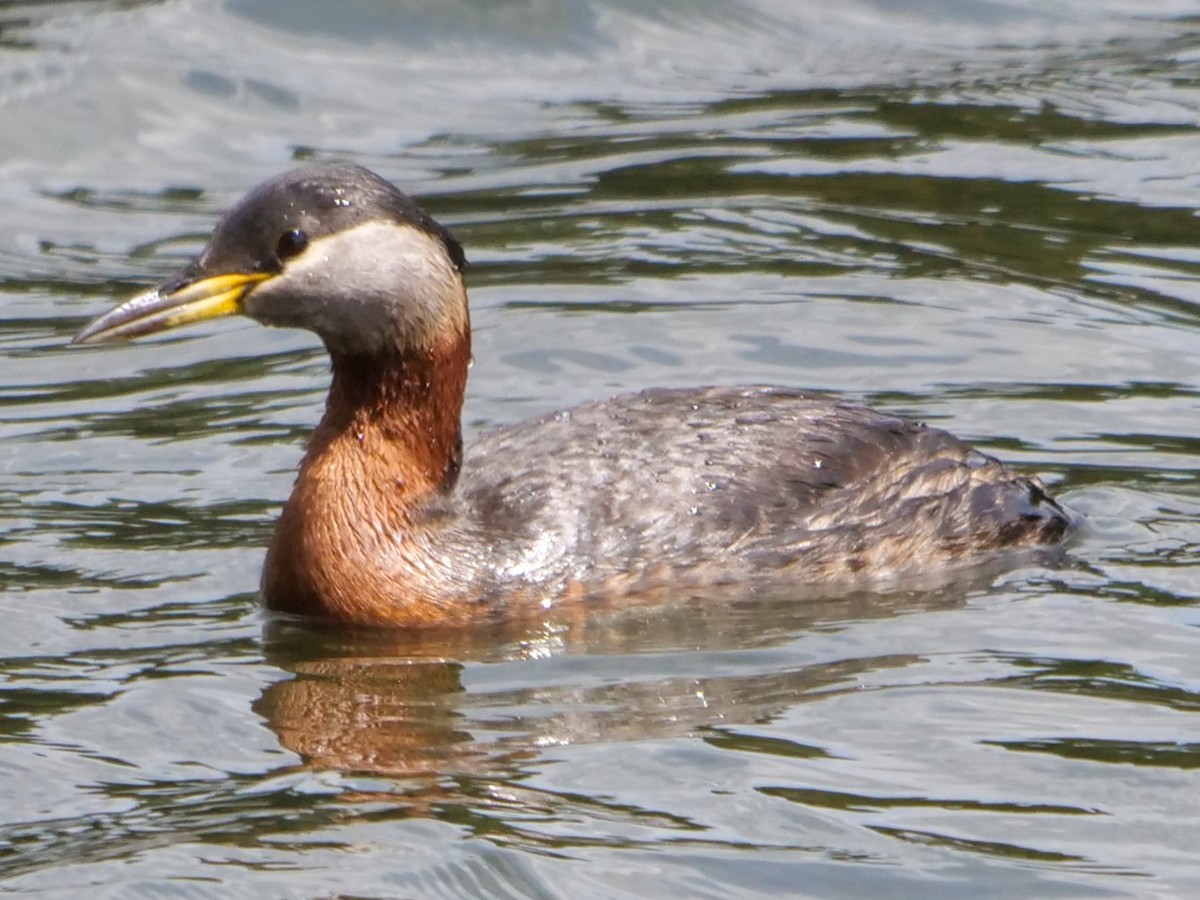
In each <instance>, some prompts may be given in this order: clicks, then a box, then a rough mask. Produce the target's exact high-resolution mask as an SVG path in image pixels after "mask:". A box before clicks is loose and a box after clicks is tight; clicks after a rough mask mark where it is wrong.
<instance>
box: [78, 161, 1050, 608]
mask: <svg viewBox="0 0 1200 900" xmlns="http://www.w3.org/2000/svg"><path fill="white" fill-rule="evenodd" d="M464 268H465V258H464V255H463V250H462V248H461V246H460V245H459V243H458V242H457V241H456V240H455V238H454V237H453V236H452V235H451V234H450V232H449V231H447V230H446V229H445V228H444V227H442V226H441V225H439V224H438V223H437V222H435V221H434V220H433V219H432V218H431V217H430V216H428V215H427V214H426V213H425V212H424V211H422V210H421V208H420V207H418V206H417V204H416V203H415V202H414V201H413V200H412V199H410V198H409V197H408V196H407V195H405V194H404V193H402V192H401V191H400V190H398V189H397V188H396V187H395V186H394V185H392V184H391V183H390V182H388V181H386V180H385V179H383V178H381V177H380V176H378V175H376V174H375V173H373V172H371V171H369V170H367V169H365V168H362V167H360V166H355V165H319V166H315V167H310V168H304V169H299V170H296V171H292V172H289V173H286V174H283V175H280V176H278V177H276V178H273V179H271V180H269V181H267V182H265V183H263V184H261V185H259V186H258V187H257V188H255V189H254V190H252V191H251V192H250V193H249V194H248V195H247V196H246V197H245V198H243V199H242V200H241V201H240V202H238V203H237V204H236V205H234V206H233V207H232V208H231V209H230V210H229V211H228V212H227V213H226V214H225V215H224V216H223V217H222V218H221V219H220V221H219V222H218V223H217V225H216V228H215V230H214V232H213V234H212V236H211V238H210V240H209V242H208V244H207V246H205V247H204V249H203V250H202V252H201V253H200V254H199V255H198V256H197V257H196V258H195V259H194V260H193V261H191V262H190V263H189V264H187V265H186V266H185V267H184V268H183V269H182V270H181V271H180V272H179V273H178V274H176V275H175V276H174V277H172V278H170V279H169V280H168V281H166V282H165V283H164V284H162V285H160V286H159V287H156V288H154V289H153V290H149V291H147V292H145V293H142V294H139V295H137V296H135V297H133V298H132V299H131V300H129V301H128V302H126V303H124V304H122V305H120V306H118V307H117V308H115V309H113V310H112V311H110V312H108V313H106V314H104V315H102V316H100V317H99V318H97V319H95V320H93V321H92V322H91V323H90V324H88V325H87V326H86V327H85V328H83V330H82V331H80V332H79V334H78V335H76V337H75V339H74V342H75V343H80V344H87V343H94V342H99V341H107V340H111V339H115V338H130V337H135V336H138V335H144V334H149V333H152V332H157V331H162V330H164V329H168V328H175V327H177V326H181V325H185V324H188V323H192V322H198V321H201V320H206V319H212V318H216V317H219V316H226V315H231V314H242V315H245V316H248V317H250V318H251V319H254V320H256V321H258V322H261V323H263V324H266V325H276V326H284V327H292V328H305V329H308V330H310V331H313V332H315V333H316V334H317V335H318V336H319V337H320V339H321V340H322V341H323V342H324V345H325V347H326V349H327V351H328V353H329V357H330V360H331V364H332V381H331V385H330V389H329V396H328V400H327V402H326V406H325V412H324V415H323V417H322V418H321V420H320V423H319V424H318V425H317V426H316V428H315V430H314V431H313V434H312V436H311V439H310V440H309V443H308V447H307V451H306V452H305V454H304V457H303V460H302V461H301V463H300V468H299V474H298V476H297V479H296V483H295V487H294V489H293V492H292V494H291V497H290V498H289V499H288V501H287V502H286V504H285V505H284V507H283V509H282V512H281V513H280V516H279V520H278V523H277V526H276V529H275V533H274V537H273V539H272V540H271V543H270V546H269V548H268V551H267V556H266V561H265V563H264V567H263V576H262V585H261V591H262V597H263V601H264V603H265V605H266V607H267V608H269V609H271V610H279V611H284V612H290V613H298V614H303V615H309V616H315V617H319V618H322V619H326V620H330V621H333V622H338V623H346V624H353V625H363V626H396V627H410V628H418V627H427V626H442V625H464V624H468V623H472V622H479V621H488V620H498V619H502V618H505V617H510V616H517V615H520V614H522V612H529V611H531V610H534V611H536V610H540V609H542V608H544V607H552V606H559V605H562V604H566V603H568V602H571V601H579V602H587V601H588V600H589V599H597V598H608V599H611V598H613V597H624V598H629V599H630V600H632V601H634V602H636V599H637V597H638V596H639V595H642V596H645V595H647V594H649V593H650V592H653V591H661V590H663V589H666V590H668V591H671V590H679V591H686V590H690V589H699V588H704V587H707V586H713V585H719V584H730V583H734V584H736V583H742V582H744V583H746V584H747V585H753V584H755V583H761V582H766V581H770V582H771V583H773V584H776V585H778V584H786V585H791V584H794V585H796V586H797V587H798V588H799V587H802V586H812V585H830V584H835V585H836V584H840V583H842V582H844V583H846V584H857V585H861V584H863V583H864V582H866V583H873V582H878V581H881V580H885V579H889V578H893V577H894V576H896V575H898V574H903V573H906V572H922V571H925V572H927V571H929V570H931V569H937V568H941V567H946V566H949V565H954V564H959V563H962V562H964V561H965V562H972V561H976V560H980V559H983V558H987V557H994V556H996V555H997V554H999V553H1001V552H1003V551H1007V550H1014V549H1022V548H1034V547H1039V546H1047V545H1054V544H1057V543H1059V542H1060V541H1061V540H1062V539H1063V538H1064V536H1065V535H1066V533H1067V532H1068V530H1069V528H1070V527H1071V524H1072V517H1071V516H1070V515H1069V514H1068V513H1067V512H1066V511H1064V510H1063V508H1062V507H1060V506H1059V504H1058V503H1056V502H1055V501H1054V500H1053V499H1051V497H1050V496H1048V494H1047V493H1046V491H1045V490H1044V489H1043V487H1042V485H1041V484H1040V483H1039V482H1038V481H1037V480H1036V479H1034V478H1029V477H1023V476H1020V475H1017V474H1015V473H1014V472H1013V471H1011V470H1010V469H1009V468H1007V467H1006V466H1005V465H1003V464H1002V463H1000V462H999V461H997V460H996V459H994V458H992V457H991V456H988V455H985V454H983V453H980V452H978V451H976V450H974V449H972V448H971V447H970V446H969V445H967V444H966V443H964V442H963V441H961V440H959V439H958V438H956V437H954V436H952V435H951V434H949V433H947V432H945V431H942V430H940V429H937V428H932V427H927V426H925V425H922V424H918V423H914V422H910V421H905V420H903V419H900V418H897V417H895V416H891V415H888V414H886V413H883V412H878V411H875V410H872V409H869V408H866V407H863V406H859V405H855V404H853V403H847V402H840V401H838V400H835V399H830V398H828V397H824V396H820V395H813V394H808V393H805V392H803V391H799V390H795V389H792V388H788V387H762V386H754V387H703V388H696V389H684V390H678V389H670V390H668V389H650V390H646V391H643V392H641V393H636V394H628V395H624V396H618V397H614V398H612V399H608V400H602V401H600V402H595V403H589V404H587V405H584V406H578V407H575V408H573V409H568V410H565V411H561V412H557V413H553V414H550V415H547V416H544V417H542V418H540V419H536V420H533V421H528V422H521V423H518V424H514V425H508V426H506V427H501V428H497V429H495V430H493V431H490V432H488V433H485V434H484V435H482V436H481V437H479V438H478V439H477V440H475V441H474V443H473V444H471V446H470V447H469V448H468V449H467V450H466V452H465V453H464V450H463V440H462V425H461V411H462V404H463V397H464V392H465V389H466V383H467V370H468V367H469V364H470V361H471V332H470V323H469V315H468V310H467V294H466V288H465V285H464V280H463V271H464Z"/></svg>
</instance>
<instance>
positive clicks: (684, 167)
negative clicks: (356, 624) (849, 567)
mask: <svg viewBox="0 0 1200 900" xmlns="http://www.w3.org/2000/svg"><path fill="white" fill-rule="evenodd" d="M1046 7H1051V9H1049V10H1047V9H1046ZM1197 13H1200V8H1197V7H1196V6H1195V5H1194V4H1193V3H1184V2H1165V0H1146V2H1140V3H1137V4H1133V3H1118V2H1115V0H1108V2H1105V0H1100V2H1086V3H1085V2H1082V0H1063V2H1059V3H1055V4H1042V3H1033V2H1029V0H993V2H985V0H972V2H967V0H958V2H954V0H941V2H938V0H927V2H920V3H909V2H904V3H901V2H893V0H847V2H842V3H839V4H837V5H836V8H831V7H830V5H829V4H825V3H816V2H794V0H742V2H735V0H725V2H718V0H701V2H683V0H666V2H661V3H657V4H652V5H646V4H642V3H634V2H626V0H524V2H521V0H511V2H504V3H483V2H469V0H450V2H446V0H439V2H432V0H414V2H410V3H392V2H384V0H355V2H349V3H342V4H307V3H305V4H300V3H295V4H281V3H273V2H270V0H223V2H219V0H177V2H163V3H156V2H117V0H111V2H104V0H99V2H82V0H80V2H40V3H33V2H31V3H23V2H17V3H12V2H5V3H0V304H2V308H3V315H2V316H0V410H2V413H0V585H2V586H3V588H4V593H3V595H2V599H0V603H2V604H3V628H2V629H0V666H2V674H0V679H2V680H0V742H2V744H0V797H2V798H3V802H0V891H7V892H14V893H23V892H29V893H31V894H33V893H35V892H36V893H37V895H38V896H63V897H79V896H88V897H97V898H99V897H129V896H186V897H234V896H246V897H313V896H318V897H331V896H356V897H398V896H405V897H416V896H447V897H460V896H488V897H493V896H500V897H506V896H507V897H517V896H537V897H552V896H563V897H592V896H595V897H613V896H630V897H638V896H710V897H728V896H735V895H736V896H755V895H763V896H770V897H779V896H792V895H794V896H816V897H835V896H844V897H863V896H911V897H939V896H946V897H958V896H963V895H965V894H968V893H969V894H970V895H972V896H1022V895H1025V896H1044V897H1049V896H1079V897H1103V896H1187V895H1195V894H1196V893H1197V892H1200V866H1198V864H1197V863H1196V847H1197V845H1198V844H1200V814H1198V813H1197V802H1196V798H1197V797H1198V796H1200V783H1198V776H1197V772H1200V719H1197V718H1196V716H1197V715H1200V658H1198V654H1197V652H1196V650H1197V648H1198V647H1200V631H1198V630H1197V626H1198V625H1200V612H1198V609H1197V599H1198V598H1200V569H1198V568H1197V545H1198V544H1200V523H1198V515H1200V483H1198V481H1197V471H1198V461H1200V443H1198V442H1197V439H1196V437H1195V435H1196V429H1197V423H1198V422H1200V367H1198V366H1197V362H1196V352H1195V351H1196V347H1197V340H1196V332H1197V329H1198V328H1200V311H1198V310H1200V307H1198V306H1197V304H1198V303H1200V249H1197V248H1200V220H1198V219H1197V217H1196V215H1195V212H1194V211H1195V210H1196V209H1200V163H1198V161H1200V132H1198V131H1197V124H1198V121H1200V27H1198V25H1197V23H1198V22H1200V18H1197ZM331 159H339V160H353V161H357V162H361V163H364V164H366V165H369V166H371V167H373V168H375V169H377V170H378V171H380V172H381V173H382V174H384V175H385V176H387V177H389V178H391V179H393V180H395V181H397V182H398V183H400V184H402V185H403V186H404V187H405V188H406V189H408V190H409V191H410V192H412V193H414V194H416V195H417V196H418V197H420V198H421V200H422V202H423V203H424V204H425V206H426V207H427V208H428V209H429V210H430V212H432V213H433V214H434V215H436V216H437V217H438V218H439V219H441V220H442V221H443V222H445V223H446V224H447V225H449V226H451V227H452V228H453V229H454V231H455V232H456V233H457V234H458V236H459V237H460V238H461V239H462V241H463V242H464V243H465V244H466V246H467V248H468V253H469V256H470V258H471V260H472V266H471V269H470V272H469V282H470V286H471V297H472V305H473V313H472V315H473V322H474V325H475V353H476V362H475V366H474V369H473V370H472V380H471V385H470V389H469V396H468V401H467V412H466V418H467V424H468V431H469V432H470V433H475V432H477V431H478V430H479V429H481V428H484V427H486V426H488V425H491V424H496V423H502V422H509V421H514V420H517V419H519V418H522V417H524V416H527V415H532V414H535V413H540V412H545V411H547V410H550V409H554V408H556V407H559V406H563V405H567V404H570V403H574V402H578V401H582V400H586V399H590V398H596V397H601V396H605V395H608V394H611V393H614V392H617V391H621V390H634V389H638V388H641V387H645V386H648V385H652V384H666V385H686V384H697V383H713V382H720V383H738V382H772V383H783V384H790V385H801V386H806V387H811V388H817V389H823V390H828V391H832V392H837V393H839V394H842V395H845V396H848V397H851V398H854V399H858V400H864V401H867V402H870V403H873V404H877V405H881V406H884V407H886V408H888V409H890V410H894V411H898V412H902V413H905V414H908V415H912V416H915V417H920V418H923V419H926V420H930V421H937V422H939V423H940V424H944V425H946V426H947V427H950V428H952V429H953V430H954V431H956V432H958V433H960V434H963V435H965V436H967V437H969V438H971V439H972V440H974V441H976V442H977V443H979V444H980V445H981V446H983V447H985V448H987V449H988V450H990V451H992V452H994V453H997V454H999V455H1001V456H1003V457H1004V458H1006V459H1008V460H1010V461H1012V462H1014V463H1016V464H1018V465H1019V466H1021V467H1022V468H1024V469H1026V470H1028V471H1031V472H1033V473H1036V474H1038V475H1040V476H1041V477H1042V478H1043V479H1044V480H1045V481H1047V482H1048V483H1049V484H1051V485H1052V486H1053V489H1054V490H1055V492H1056V493H1058V494H1060V495H1061V496H1062V497H1063V498H1064V500H1065V501H1066V502H1067V503H1068V504H1070V505H1071V506H1072V507H1073V508H1074V509H1076V510H1078V511H1080V512H1081V513H1083V514H1085V515H1086V516H1087V526H1086V528H1085V529H1084V531H1083V532H1082V534H1081V535H1080V536H1079V537H1078V538H1077V539H1076V541H1075V542H1074V543H1073V545H1072V546H1071V548H1070V551H1069V553H1068V555H1067V558H1066V559H1065V560H1064V561H1062V564H1061V565H1055V566H1052V567H1045V568H1043V567H1040V566H1036V565H1028V566H1026V567H1023V568H1020V569H1017V570H1015V571H1001V572H997V571H978V572H972V573H970V574H969V575H965V576H963V577H961V578H959V579H957V580H955V581H953V582H952V583H949V584H943V585H941V586H939V587H937V588H935V589H929V590H918V589H916V588H912V589H908V590H904V591H893V592H891V593H887V594H875V595H868V594H863V595H852V596H844V597H835V598H832V599H828V600H825V601H821V602H815V601H812V600H808V601H805V600H803V598H802V596H800V594H799V592H798V596H790V597H789V596H780V595H778V594H776V595H772V596H759V595H733V596H728V597H721V598H711V597H710V598H702V599H695V598H691V599H689V598H678V599H677V600H675V601H674V602H669V603H666V604H664V605H660V606H655V607H650V608H645V609H638V610H635V611H626V612H623V613H622V612H611V611H605V612H600V613H597V614H596V615H594V616H592V617H590V618H587V619H582V618H580V619H573V620H567V621H561V620H556V621H548V622H545V623H539V624H537V625H528V626H524V627H521V628H516V627H514V628H510V629H507V630H492V631H487V632H465V633H455V634H443V635H419V636H410V635H383V636H363V635H346V634H331V633H327V632H323V631H321V630H319V629H316V628H312V627H305V626H301V625H294V624H285V623H278V622H275V623H273V622H270V621H268V620H266V619H265V617H264V616H263V615H262V614H261V613H260V612H259V610H258V608H257V603H256V596H255V591H256V586H257V580H258V571H259V566H260V564H261V559H262V551H263V548H264V546H265V544H266V541H267V540H268V537H269V535H270V531H271V527H272V522H273V518H274V516H275V514H276V512H277V511H278V509H279V505H280V501H281V500H282V499H283V498H284V497H285V496H286V494H287V492H288V490H289V487H290V484H291V479H292V473H293V471H294V467H295V464H296V462H297V460H298V458H299V455H300V452H301V449H302V446H303V441H304V437H305V435H306V433H307V431H308V429H309V428H310V427H311V425H312V424H313V423H314V421H315V419H316V417H317V415H318V413H319V410H320V407H321V403H322V399H323V394H324V389H325V386H326V380H327V365H326V361H325V358H324V356H323V353H322V352H321V351H320V350H319V348H318V346H317V344H316V342H315V340H314V339H313V338H311V337H310V336H307V335H305V334H301V333H292V332H279V331H269V330H266V329H262V328H260V327H258V326H256V325H254V324H253V323H250V322H246V321H237V322H233V321H230V322H224V323H214V324H212V325H209V326H205V327H198V328H196V329H193V330H190V331H182V332H176V333H172V334H170V335H167V336H163V337H160V338H157V339H152V340H147V341H143V342H140V343H138V344H136V345H129V346H113V347H104V348H98V349H95V350H90V351H79V350H68V349H66V348H65V347H64V344H65V342H66V341H67V340H68V339H69V338H70V336H71V334H72V333H73V332H74V331H75V329H77V328H78V327H79V325H80V324H81V323H82V322H83V321H84V320H85V319H86V318H87V317H88V316H90V315H93V314H95V313H97V312H99V311H101V310H103V309H105V308H106V307H107V306H108V305H110V304H111V303H112V302H113V301H114V300H115V299H117V298H119V297H121V296H124V295H126V294H128V293H129V292H131V291H132V290H134V289H136V288H138V287H140V286H142V285H145V284H148V283H150V282H152V281H153V280H155V279H157V278H160V277H162V276H163V275H165V274H167V273H168V272H170V271H171V270H172V269H173V268H174V267H175V266H177V265H178V264H179V263H180V262H181V261H182V260H183V259H185V258H186V257H187V256H188V255H189V254H190V253H191V252H193V251H194V250H195V249H196V248H197V247H198V246H199V244H200V242H201V241H202V240H203V237H204V235H205V234H206V233H207V231H208V230H209V229H210V228H211V226H212V224H213V222H214V220H215V217H216V216H217V215H218V213H219V212H220V211H221V210H222V209H224V208H225V207H226V206H227V205H228V204H229V203H231V202H232V201H233V200H234V199H236V198H237V197H238V196H240V195H241V193H242V192H243V191H244V190H245V189H246V188H248V187H249V186H251V185H252V184H254V183H256V182H257V181H259V180H260V179H262V178H264V177H267V176H268V175H271V174H274V173H276V172H279V171H282V170H284V169H286V168H288V167H290V166H293V165H295V164H297V163H299V162H304V161H311V160H331ZM531 464H536V461H531Z"/></svg>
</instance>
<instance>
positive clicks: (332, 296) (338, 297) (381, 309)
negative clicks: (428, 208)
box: [262, 221, 467, 352]
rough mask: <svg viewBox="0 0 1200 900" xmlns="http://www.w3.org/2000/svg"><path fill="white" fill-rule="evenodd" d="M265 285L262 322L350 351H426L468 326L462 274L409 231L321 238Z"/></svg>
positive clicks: (395, 227)
mask: <svg viewBox="0 0 1200 900" xmlns="http://www.w3.org/2000/svg"><path fill="white" fill-rule="evenodd" d="M264 287H265V288H267V290H265V291H263V292H262V294H263V297H262V300H263V301H265V302H264V304H263V307H264V308H263V310H262V312H263V313H264V318H265V319H267V318H277V319H278V320H279V321H280V324H296V325H301V326H303V327H306V328H310V329H312V330H313V331H315V332H317V334H319V335H320V336H321V337H322V338H324V339H325V342H326V343H327V344H329V345H330V346H331V347H333V348H337V349H341V350H345V351H348V352H371V351H372V350H377V349H379V348H381V347H382V346H385V345H386V344H390V345H392V346H393V347H394V346H396V345H397V344H400V345H401V346H422V345H427V344H428V343H429V342H430V341H431V340H432V339H433V338H435V337H437V336H439V335H444V334H446V333H447V332H448V331H450V332H452V333H458V332H461V331H464V330H465V328H466V320H467V306H466V294H465V290H464V288H463V284H462V278H461V276H460V275H459V273H458V271H457V270H456V269H455V268H454V264H453V262H451V260H450V256H449V254H448V252H447V250H446V248H445V246H444V245H443V244H442V242H441V241H440V240H439V239H438V238H436V237H435V236H433V235H431V234H427V233H426V232H424V231H422V230H420V229H419V228H415V227H414V226H412V225H405V224H401V223H396V222H386V221H373V222H364V223H363V224H361V225H356V226H355V227H354V228H351V229H348V230H347V231H342V232H338V233H337V234H331V235H328V236H326V237H322V238H317V239H315V240H313V241H311V242H310V243H309V245H308V247H307V248H305V250H304V252H303V253H301V254H300V255H299V256H297V257H294V258H293V259H290V260H288V262H287V263H286V265H285V266H284V270H283V272H282V273H281V274H280V275H279V276H278V277H277V278H275V279H272V281H271V282H268V283H267V284H266V285H264ZM272 295H273V296H272ZM268 309H270V310H271V311H270V312H269V311H268ZM272 312H274V313H275V315H272ZM287 320H290V321H287Z"/></svg>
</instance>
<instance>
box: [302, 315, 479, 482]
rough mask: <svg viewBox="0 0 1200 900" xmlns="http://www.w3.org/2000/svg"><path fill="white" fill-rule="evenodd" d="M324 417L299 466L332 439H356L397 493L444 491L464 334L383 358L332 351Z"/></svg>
mask: <svg viewBox="0 0 1200 900" xmlns="http://www.w3.org/2000/svg"><path fill="white" fill-rule="evenodd" d="M331 360H332V363H333V381H332V383H331V384H330V387H329V399H328V402H327V404H326V408H325V415H324V417H323V418H322V420H321V423H320V424H319V425H318V426H317V428H316V430H315V431H314V432H313V437H312V442H311V443H310V445H309V450H308V455H307V457H306V460H305V464H306V465H307V464H309V463H311V462H313V461H315V459H316V458H318V457H320V456H321V455H323V454H324V453H325V452H327V451H329V450H330V449H331V448H332V447H333V446H334V445H342V446H345V445H346V444H347V443H348V444H349V445H350V446H353V445H354V444H357V445H359V447H360V448H361V449H362V451H364V452H365V454H366V457H367V458H370V459H375V460H377V461H378V464H379V465H380V467H381V472H380V475H381V477H383V478H384V479H385V480H391V481H392V482H393V483H394V485H395V487H396V488H398V489H399V490H400V491H401V492H403V493H412V492H417V493H420V492H425V491H437V492H446V491H449V490H450V489H451V488H453V487H454V483H455V481H456V480H457V478H458V471H459V466H460V464H461V462H462V405H463V395H464V393H465V391H466V384H467V369H468V368H469V366H470V361H471V341H470V336H469V334H462V335H455V336H453V337H451V338H448V339H444V340H440V341H438V342H435V343H433V344H432V345H431V346H429V347H426V348H424V349H420V350H405V351H398V352H396V353H389V354H386V355H383V356H370V357H367V356H355V355H347V354H331Z"/></svg>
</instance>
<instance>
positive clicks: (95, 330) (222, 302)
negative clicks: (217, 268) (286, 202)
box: [71, 272, 271, 344]
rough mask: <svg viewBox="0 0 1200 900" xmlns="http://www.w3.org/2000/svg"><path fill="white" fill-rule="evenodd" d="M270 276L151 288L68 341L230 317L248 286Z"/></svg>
mask: <svg viewBox="0 0 1200 900" xmlns="http://www.w3.org/2000/svg"><path fill="white" fill-rule="evenodd" d="M270 277H271V275H270V274H269V273H266V272H252V273H237V274H232V275H213V276H212V277H210V278H204V279H201V280H200V281H195V282H192V283H191V284H187V285H184V286H183V287H181V288H179V289H178V290H174V291H170V292H168V293H164V292H163V290H162V288H154V289H153V290H149V291H145V292H144V293H141V294H138V295H137V296H136V297H133V298H131V299H129V300H127V301H125V302H124V303H122V304H121V305H120V306H118V307H117V308H116V309H113V310H110V311H108V312H106V313H105V314H104V315H102V316H99V317H98V318H95V319H93V320H92V321H91V322H89V323H88V324H87V325H86V326H84V328H83V330H81V331H80V332H79V333H78V334H77V335H75V337H74V338H73V339H72V341H71V343H72V344H98V343H100V342H101V341H112V340H119V339H126V338H134V337H140V336H141V335H143V334H153V333H155V332H157V331H166V330H167V329H168V328H178V327H179V326H181V325H189V324H191V323H192V322H202V321H204V320H205V319H216V318H220V317H222V316H232V315H235V314H237V313H240V312H241V311H242V300H243V298H244V297H245V296H246V294H248V293H249V292H250V289H251V288H253V287H254V286H255V285H256V284H258V283H260V282H262V281H266V280H267V279H268V278H270Z"/></svg>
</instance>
